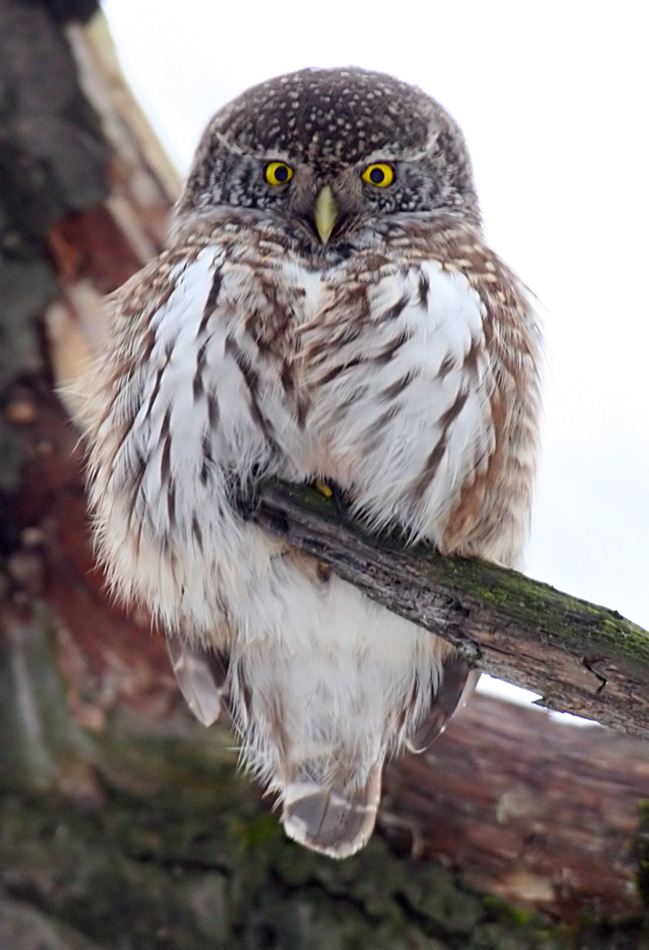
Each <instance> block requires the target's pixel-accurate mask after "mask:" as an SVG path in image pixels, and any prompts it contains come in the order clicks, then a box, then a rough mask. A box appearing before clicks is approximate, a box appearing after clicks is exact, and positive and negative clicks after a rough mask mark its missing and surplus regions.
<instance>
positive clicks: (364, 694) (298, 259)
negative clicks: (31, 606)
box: [88, 69, 539, 857]
mask: <svg viewBox="0 0 649 950" xmlns="http://www.w3.org/2000/svg"><path fill="white" fill-rule="evenodd" d="M269 162H281V163H285V164H286V166H287V167H288V168H289V169H290V178H288V179H287V180H286V181H284V182H281V183H279V184H270V183H269V182H268V180H267V176H266V175H265V169H266V167H267V165H268V163H269ZM372 163H386V164H387V165H388V166H389V168H390V169H391V170H392V172H393V174H394V179H393V181H392V182H391V183H390V184H389V185H387V186H381V187H379V185H376V184H374V183H373V182H372V181H368V180H367V178H365V179H364V178H363V177H362V175H363V172H365V171H366V169H367V167H368V165H371V164H372ZM323 202H324V204H325V205H326V207H327V209H328V213H329V212H330V214H331V219H332V221H333V224H332V230H331V233H330V234H329V233H326V232H325V231H324V230H323V228H322V223H321V219H320V213H321V212H320V209H321V207H322V206H323ZM111 307H112V314H113V326H112V337H111V341H110V349H109V352H108V354H107V356H105V357H104V358H102V361H101V364H100V365H99V366H98V367H97V369H96V372H95V373H94V374H93V376H92V377H91V378H89V380H88V389H89V392H90V409H91V413H92V416H93V420H94V421H93V425H92V431H91V437H90V465H89V473H90V474H89V484H90V502H91V509H92V512H93V515H94V520H95V525H96V536H97V543H98V550H99V555H100V557H101V559H102V561H103V562H104V563H105V565H106V566H107V569H108V573H109V577H110V579H111V582H112V583H113V585H114V586H115V588H116V589H117V590H118V591H119V592H120V593H121V595H123V596H124V597H126V598H127V599H129V600H137V601H140V602H142V603H144V604H145V605H146V606H147V607H148V608H149V609H151V610H152V612H153V613H154V614H155V615H157V616H158V617H159V618H160V620H161V621H162V623H163V624H164V625H165V627H166V628H167V630H168V632H169V635H170V637H172V638H176V639H173V640H172V643H173V646H172V655H173V657H174V661H175V664H174V665H175V668H176V671H177V675H178V679H179V682H180V683H181V686H182V687H183V690H184V691H185V694H186V695H187V696H188V700H189V701H190V705H192V708H193V709H194V710H195V711H196V712H197V714H198V715H199V716H200V718H202V719H203V720H204V721H207V722H209V721H211V720H213V719H214V718H215V716H216V715H218V712H219V709H220V707H221V703H225V702H227V703H228V704H229V706H230V710H231V712H232V715H233V719H234V723H235V726H236V728H237V730H238V731H239V734H240V736H241V740H242V748H243V754H244V758H245V760H246V762H247V763H248V764H249V766H250V767H251V768H252V769H253V770H255V771H256V772H257V773H258V774H259V776H260V777H261V778H262V780H263V781H264V782H266V783H268V785H269V786H270V787H271V789H273V790H275V791H277V792H278V794H279V796H280V798H281V800H282V802H283V822H284V826H285V828H286V831H287V832H288V834H289V835H291V836H292V837H294V838H296V839H297V840H298V841H301V842H302V843H304V844H306V845H307V846H309V847H312V848H315V849H316V850H320V851H323V852H325V853H327V854H329V855H332V856H335V857H344V856H345V855H348V854H351V853H353V852H354V851H355V850H357V849H358V848H359V847H361V846H362V845H363V844H364V843H365V842H366V840H367V838H368V837H369V835H370V833H371V831H372V828H373V825H374V821H375V815H376V809H377V805H378V802H379V798H380V785H381V770H382V766H383V762H384V759H385V757H386V755H388V754H390V753H392V752H394V751H396V750H398V749H400V748H402V747H403V746H405V745H408V746H410V747H411V748H413V749H416V750H420V749H422V748H424V747H426V746H427V744H429V742H430V741H432V739H433V738H434V737H435V735H437V734H438V733H439V731H441V729H442V728H443V727H444V724H445V723H446V721H447V719H448V717H449V716H450V715H451V714H452V713H453V710H454V709H455V707H456V706H457V704H458V702H459V701H460V699H461V696H462V694H463V691H464V690H465V688H466V684H467V683H470V682H471V677H470V676H469V673H468V670H467V668H466V667H465V665H464V664H463V663H462V661H461V660H459V659H458V658H457V656H456V655H455V653H454V651H453V650H452V648H451V647H449V646H448V645H447V644H446V643H445V642H444V641H442V640H440V639H438V638H436V637H433V636H431V635H430V634H429V633H427V632H425V631H423V630H420V629H419V628H417V627H415V626H414V625H412V624H410V623H408V622H406V621H405V620H402V619H400V618H398V617H395V616H394V615H392V614H390V613H388V612H387V611H385V610H384V609H383V608H381V607H379V606H377V605H376V604H374V603H372V602H370V601H369V600H368V599H367V598H366V597H365V596H364V595H363V594H361V593H360V592H358V591H357V590H355V589H354V588H353V587H350V586H349V585H348V584H346V583H345V582H343V581H341V580H340V579H339V578H337V577H336V576H335V575H333V574H331V573H330V572H328V571H322V570H321V569H320V566H319V565H318V563H317V562H315V561H314V560H313V559H311V558H308V557H306V556H304V555H302V554H300V553H298V552H296V551H294V550H292V549H290V548H288V547H287V546H286V545H284V544H282V543H281V542H278V541H277V540H275V539H273V538H271V537H268V536H266V535H265V534H264V533H263V532H261V531H260V530H259V529H258V528H256V527H254V526H252V525H250V524H246V523H244V522H243V521H242V519H241V517H240V516H239V514H238V511H237V500H238V498H240V497H241V496H242V495H243V494H245V493H248V491H249V490H250V487H251V486H252V485H254V483H255V482H256V481H257V480H258V479H259V478H261V477H263V476H264V475H271V474H272V475H277V476H279V477H280V478H283V479H286V480H292V481H311V480H313V479H316V478H317V479H323V478H328V479H333V480H334V481H335V482H336V483H338V485H340V486H341V487H342V488H343V489H344V490H345V491H346V492H347V494H348V496H349V497H350V498H351V499H352V500H353V503H354V505H355V507H356V510H357V511H358V513H359V514H360V515H362V516H363V517H364V518H366V519H367V521H368V522H369V523H370V524H371V525H373V526H376V527H378V526H381V525H385V524H388V523H395V522H396V523H398V524H400V525H401V526H402V527H403V528H405V529H406V531H407V532H408V534H409V536H410V537H411V538H412V539H417V538H427V539H429V540H431V541H433V542H434V543H435V544H436V545H437V546H438V548H439V549H440V550H441V551H444V552H448V553H460V554H464V555H475V556H478V557H484V558H490V559H492V560H496V561H499V562H500V563H503V564H508V565H513V564H516V563H517V562H518V559H519V556H520V553H521V550H522V546H523V543H524V540H525V536H526V532H527V529H528V522H529V514H530V504H531V492H532V482H533V477H534V470H535V464H536V455H537V441H538V436H537V430H538V414H539V386H538V365H539V332H538V328H537V324H536V320H535V317H534V313H533V309H532V305H531V302H530V298H529V295H528V293H527V292H526V290H525V288H524V287H523V285H522V284H521V283H520V282H519V280H518V279H517V278H516V277H515V275H514V274H513V273H512V272H511V271H510V270H509V269H508V268H507V266H506V265H505V264H504V263H503V262H502V261H501V260H500V259H499V258H498V257H497V256H496V255H495V254H494V253H493V252H492V251H490V250H489V248H488V247H487V246H486V245H485V243H484V239H483V236H482V233H481V229H480V215H479V211H478V205H477V199H476V195H475V189H474V185H473V180H472V175H471V167H470V161H469V157H468V154H467V151H466V147H465V144H464V140H463V137H462V134H461V132H460V131H459V129H458V127H457V126H456V124H455V123H454V122H453V120H452V119H451V118H450V117H449V116H448V115H447V114H446V113H445V112H444V110H443V109H442V108H441V107H440V106H439V105H438V104H437V103H436V102H435V101H434V100H432V99H430V98H429V97H428V96H426V95H425V94H424V93H423V92H421V91H420V90H418V89H415V88H413V87H411V86H408V85H406V84H404V83H401V82H398V81H397V80H394V79H392V78H390V77H388V76H384V75H382V74H378V73H369V72H364V71H361V70H355V69H348V70H304V71H301V72H298V73H294V74H292V75H289V76H284V77H280V78H279V79H275V80H271V81H270V82H268V83H263V84H262V85H260V86H257V87H255V88H253V89H251V90H249V91H248V92H247V93H245V94H244V95H243V96H241V97H240V98H239V99H237V100H235V101H234V102H233V103H231V104H230V105H228V106H226V107H225V108H224V109H223V110H221V112H219V113H217V115H216V116H215V117H214V119H213V120H212V122H211V123H210V125H209V127H208V129H207V131H206V133H205V135H204V137H203V140H202V142H201V144H200V145H199V148H198V151H197V155H196V158H195V161H194V164H193V167H192V170H191V172H190V175H189V178H188V181H187V185H186V187H185V190H184V192H183V195H182V197H181V199H180V202H179V204H178V207H177V209H176V214H175V218H174V222H173V225H172V229H171V235H170V239H169V243H168V247H167V248H166V249H165V250H164V251H163V252H162V253H161V255H160V256H159V257H158V258H157V259H156V260H154V261H152V262H151V263H150V264H149V265H148V266H147V267H146V268H144V270H143V271H142V272H140V273H139V274H137V275H136V276H135V277H134V278H133V279H132V280H130V281H129V282H128V283H127V284H126V285H125V286H124V287H123V288H122V289H121V291H119V292H118V293H117V294H116V295H114V297H113V298H112V303H111ZM226 658H227V661H226Z"/></svg>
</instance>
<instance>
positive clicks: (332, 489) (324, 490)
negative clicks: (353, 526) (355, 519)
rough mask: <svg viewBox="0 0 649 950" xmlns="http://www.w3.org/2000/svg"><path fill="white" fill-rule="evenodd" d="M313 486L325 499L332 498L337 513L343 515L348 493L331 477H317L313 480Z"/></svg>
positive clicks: (345, 509)
mask: <svg viewBox="0 0 649 950" xmlns="http://www.w3.org/2000/svg"><path fill="white" fill-rule="evenodd" d="M314 487H315V489H316V490H317V491H319V492H320V494H321V495H324V497H325V498H327V499H332V500H333V502H334V504H335V506H336V510H337V512H338V514H339V515H343V514H344V513H345V512H346V511H347V508H348V506H349V495H348V493H347V492H346V491H345V489H344V488H341V487H340V485H339V484H338V483H337V482H334V481H333V479H330V478H327V479H318V480H317V481H316V482H314Z"/></svg>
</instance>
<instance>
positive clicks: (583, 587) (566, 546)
mask: <svg viewBox="0 0 649 950" xmlns="http://www.w3.org/2000/svg"><path fill="white" fill-rule="evenodd" d="M103 6H104V11H105V13H106V15H107V17H108V19H109V23H110V25H111V29H112V32H113V36H114V39H115V41H116V44H117V49H118V53H119V55H120V59H121V62H122V66H123V68H124V70H125V72H126V75H127V77H128V78H129V79H130V81H131V84H132V86H133V88H134V91H135V93H136V95H138V97H139V98H140V101H141V102H142V104H143V106H144V107H145V109H146V110H147V112H148V114H149V117H150V119H151V120H152V122H153V124H154V126H155V127H156V129H157V130H158V132H159V134H160V135H161V137H162V139H163V141H164V142H165V144H166V145H167V147H168V149H169V152H170V154H171V155H172V157H173V158H174V159H175V160H176V162H177V164H178V166H179V168H180V169H181V171H183V172H184V171H185V170H186V169H187V166H188V163H189V161H190V158H191V155H192V152H193V149H194V147H195V145H196V142H197V140H198V137H199V135H200V133H201V131H202V129H203V127H204V126H205V125H206V123H207V121H208V119H209V118H210V116H211V115H212V113H214V112H215V111H216V110H217V109H218V108H219V107H220V106H221V105H223V104H224V103H225V102H227V101H228V100H229V99H231V98H232V97H233V96H235V95H237V94H238V93H239V92H241V91H243V90H244V89H245V88H246V87H248V86H250V85H252V84H253V83H256V82H259V81H261V80H263V79H267V78H269V77H271V76H274V75H279V74H280V73H284V72H289V71H291V70H294V69H298V68H301V67H304V66H348V65H357V66H364V67H367V68H372V69H379V70H382V71H384V72H389V73H392V74H394V75H396V76H398V77H399V78H401V79H404V80H407V81H410V82H413V83H416V84H417V85H420V86H421V87H422V88H423V89H425V90H426V91H427V92H428V93H430V94H431V95H432V96H434V97H435V98H436V99H438V100H439V101H440V102H441V103H442V104H443V105H444V106H445V107H446V108H447V109H448V110H449V111H450V112H451V113H452V115H453V116H454V117H455V118H456V119H457V121H458V122H459V123H460V125H461V126H462V128H463V130H464V133H465V135H466V137H467V140H468V144H469V149H470V151H471V155H472V158H473V164H474V169H475V174H476V180H477V185H478V193H479V195H480V198H481V204H482V210H483V214H484V219H485V225H486V230H487V236H488V239H489V241H490V243H491V245H492V247H493V248H494V249H495V250H496V251H497V252H498V253H499V254H501V255H502V256H503V257H504V258H505V260H506V261H507V262H508V263H509V264H510V265H511V266H513V267H514V268H515V269H516V270H517V271H518V273H519V275H520V276H521V277H522V279H523V280H524V281H525V282H526V283H527V284H528V285H529V286H530V287H531V288H532V290H533V291H534V293H535V294H536V295H537V297H538V298H539V299H540V301H541V302H542V304H543V308H544V311H545V313H544V324H545V334H546V339H547V350H548V360H547V361H548V370H547V374H546V381H545V426H544V443H543V462H542V466H541V472H540V477H539V482H538V491H537V501H536V506H535V515H534V527H533V533H532V538H531V541H530V545H529V548H528V556H527V562H526V572H527V573H528V574H530V575H531V576H533V577H537V578H539V579H541V580H545V581H548V582H549V583H551V584H553V585H554V586H556V587H558V588H560V589H563V590H565V591H569V592H570V593H572V594H574V595H576V596H580V597H584V598H586V599H588V600H591V601H594V602H595V603H599V604H604V605H605V606H607V607H612V608H615V609H616V610H619V611H620V612H621V613H622V614H624V615H625V616H627V617H629V618H630V619H632V620H635V621H636V622H637V623H640V624H641V625H642V626H644V627H645V628H649V555H648V554H647V546H648V545H649V291H648V287H647V285H648V283H649V266H648V262H649V238H648V235H647V226H648V223H649V119H648V116H649V107H648V103H647V100H648V98H649V65H648V64H649V56H648V54H647V46H646V37H647V26H646V9H645V7H644V5H643V4H641V3H638V2H637V0H621V2H617V3H615V4H612V3H597V4H594V3H588V2H582V0H571V2H566V0H563V2H555V0H547V2H544V3H521V2H518V3H513V2H512V3H505V2H488V3H486V2H453V0H447V2H446V3H441V2H436V0H399V2H394V0H393V2H391V3H390V2H389V0H381V2H377V0H375V2H373V3H372V2H367V0H363V2H357V0H347V2H339V0H329V2H326V3H317V2H314V3H310V4H307V3H295V2H294V3H288V2H281V0H273V2H269V0H265V2H256V0H255V2H239V3H234V2H221V0H212V2H210V0H157V2H156V3H155V4H152V3H149V2H144V0H104V4H103Z"/></svg>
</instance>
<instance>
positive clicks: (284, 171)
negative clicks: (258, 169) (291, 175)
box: [275, 165, 288, 181]
mask: <svg viewBox="0 0 649 950" xmlns="http://www.w3.org/2000/svg"><path fill="white" fill-rule="evenodd" d="M275 178H276V179H277V181H286V180H287V178H288V168H287V167H286V165H278V166H277V168H276V169H275Z"/></svg>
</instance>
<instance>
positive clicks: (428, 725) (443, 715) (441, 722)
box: [406, 653, 480, 754]
mask: <svg viewBox="0 0 649 950" xmlns="http://www.w3.org/2000/svg"><path fill="white" fill-rule="evenodd" d="M479 679H480V674H479V673H477V672H476V671H475V670H471V669H470V668H469V667H468V666H467V664H466V663H465V662H464V660H463V659H461V658H460V657H459V656H458V655H457V653H451V654H450V655H449V656H447V657H446V659H445V660H444V661H443V673H442V679H441V682H440V686H439V689H438V691H437V695H436V696H435V699H434V700H433V703H432V705H431V708H430V712H429V713H428V715H427V716H426V718H425V719H424V720H423V722H422V723H421V724H420V725H419V726H418V728H417V730H416V731H415V732H414V733H413V734H412V735H411V736H410V738H409V739H408V741H407V742H406V748H407V749H409V751H410V752H414V753H416V754H419V753H421V752H425V751H426V749H428V748H429V746H430V745H431V744H432V743H433V742H434V741H435V739H437V737H438V736H440V735H441V734H442V733H443V732H444V730H445V729H446V727H447V725H448V723H449V721H450V719H451V716H452V715H453V713H454V712H455V710H456V709H457V708H458V707H460V706H462V705H463V703H465V702H466V700H467V699H468V698H469V696H470V695H471V693H472V692H473V690H474V689H475V687H476V684H477V682H478V680H479Z"/></svg>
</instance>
